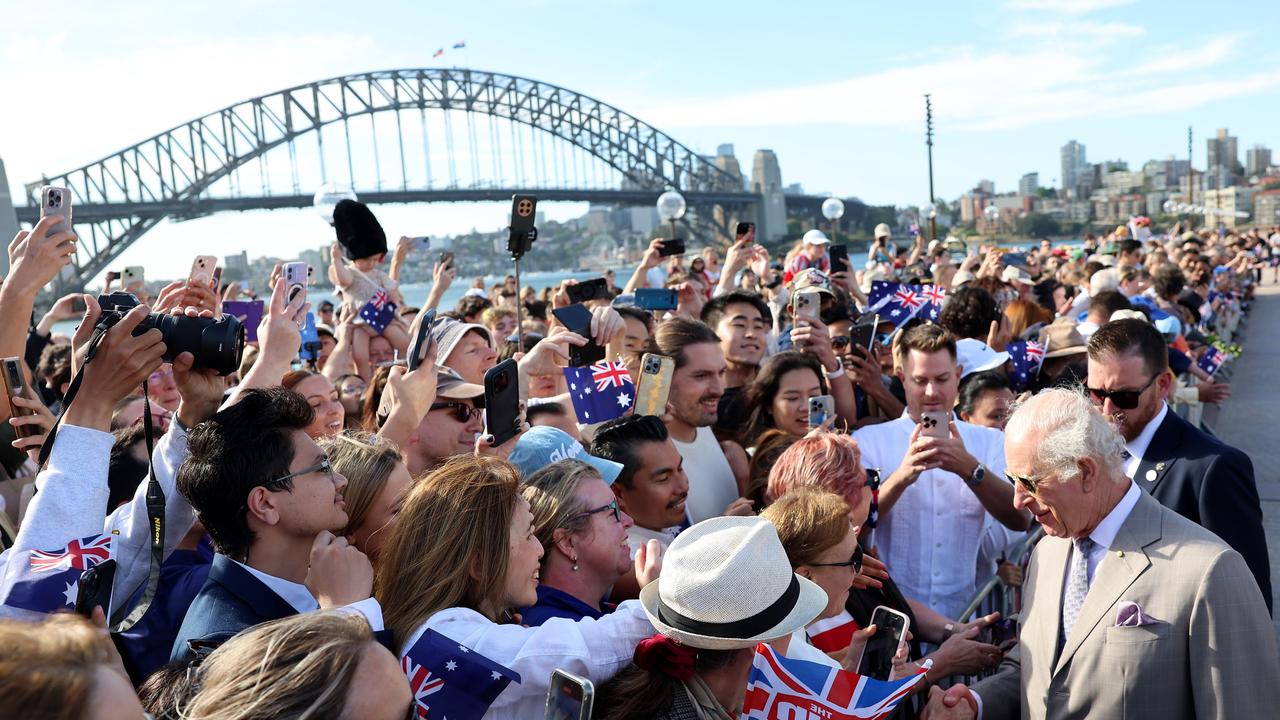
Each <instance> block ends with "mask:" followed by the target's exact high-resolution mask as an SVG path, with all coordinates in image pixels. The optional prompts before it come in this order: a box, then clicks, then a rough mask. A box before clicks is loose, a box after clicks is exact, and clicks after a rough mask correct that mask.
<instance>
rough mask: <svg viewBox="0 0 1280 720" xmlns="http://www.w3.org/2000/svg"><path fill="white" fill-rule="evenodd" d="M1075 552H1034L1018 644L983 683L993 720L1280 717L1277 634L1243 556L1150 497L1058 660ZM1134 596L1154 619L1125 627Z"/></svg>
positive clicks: (987, 714)
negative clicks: (1121, 616) (1127, 604)
mask: <svg viewBox="0 0 1280 720" xmlns="http://www.w3.org/2000/svg"><path fill="white" fill-rule="evenodd" d="M1070 551H1071V542H1070V541H1069V540H1065V539H1061V538H1051V537H1046V538H1045V539H1044V540H1042V541H1040V544H1039V545H1038V546H1037V547H1036V550H1035V553H1034V554H1033V556H1032V559H1031V565H1030V566H1029V568H1028V571H1027V582H1026V584H1025V595H1024V600H1025V602H1024V605H1023V611H1022V616H1021V618H1020V625H1021V635H1020V641H1019V643H1018V645H1017V647H1016V648H1015V649H1014V650H1013V651H1012V652H1010V653H1009V656H1008V657H1006V659H1005V661H1004V663H1003V664H1002V666H1001V668H1000V672H999V673H997V674H996V675H995V676H993V677H991V678H989V679H987V680H985V681H983V682H981V683H979V684H978V685H977V686H976V687H975V688H974V690H975V691H976V692H977V693H978V695H979V696H980V697H981V698H982V706H983V712H982V715H983V720H1004V719H1005V718H1009V719H1016V718H1019V717H1021V718H1025V719H1032V718H1035V719H1040V718H1044V719H1049V718H1052V719H1053V720H1068V719H1071V718H1125V720H1135V719H1140V718H1153V719H1154V718H1159V719H1160V720H1178V719H1180V718H1201V719H1203V718H1275V717H1280V657H1278V655H1277V650H1276V635H1275V628H1274V627H1273V626H1272V624H1271V619H1270V617H1269V616H1268V614H1267V609H1266V605H1265V604H1264V603H1263V601H1262V593H1261V591H1260V590H1258V584H1257V582H1256V581H1255V580H1254V579H1253V575H1252V574H1250V572H1249V568H1248V567H1247V566H1246V565H1245V563H1244V559H1243V558H1241V556H1240V554H1239V553H1237V552H1236V551H1234V550H1232V549H1231V548H1230V547H1228V546H1227V544H1226V543H1224V542H1223V541H1222V540H1220V539H1218V537H1217V536H1216V535H1214V534H1212V533H1210V532H1209V531H1207V530H1205V529H1203V528H1201V527H1200V526H1198V525H1196V524H1194V523H1192V522H1191V521H1189V520H1187V519H1185V518H1183V517H1182V516H1180V515H1178V514H1177V513H1175V512H1173V511H1171V510H1169V509H1167V508H1165V507H1164V506H1162V505H1161V504H1160V503H1159V502H1157V501H1156V500H1155V499H1154V498H1152V497H1151V496H1150V495H1148V494H1146V493H1145V492H1144V493H1142V495H1141V496H1140V497H1139V499H1138V503H1137V504H1136V505H1135V506H1134V507H1133V511H1132V512H1131V513H1130V514H1129V517H1128V518H1127V519H1126V520H1125V521H1124V523H1123V525H1122V526H1121V528H1120V531H1119V533H1117V535H1116V539H1115V542H1114V543H1112V545H1111V547H1110V548H1109V549H1108V550H1107V554H1106V557H1105V558H1104V559H1103V560H1102V562H1101V563H1099V564H1098V566H1097V569H1096V570H1095V572H1094V578H1093V583H1092V585H1090V587H1089V594H1088V595H1087V596H1086V597H1085V601H1084V605H1083V607H1081V609H1080V615H1079V617H1078V618H1077V620H1076V623H1075V626H1074V627H1073V628H1072V633H1071V636H1070V637H1068V638H1066V640H1065V642H1064V644H1063V647H1062V652H1061V654H1058V653H1057V646H1058V634H1059V632H1060V630H1059V628H1060V626H1061V614H1062V590H1063V580H1064V579H1065V577H1066V572H1067V561H1068V559H1069V558H1070ZM1126 600H1127V601H1132V602H1135V603H1137V604H1138V605H1139V606H1140V607H1141V609H1142V610H1143V612H1145V613H1146V614H1147V615H1149V616H1151V617H1152V618H1154V619H1155V621H1156V622H1154V623H1152V624H1148V625H1143V626H1138V627H1120V626H1116V617H1117V612H1118V610H1119V608H1118V605H1119V603H1120V602H1121V601H1126ZM1019 711H1020V712H1019Z"/></svg>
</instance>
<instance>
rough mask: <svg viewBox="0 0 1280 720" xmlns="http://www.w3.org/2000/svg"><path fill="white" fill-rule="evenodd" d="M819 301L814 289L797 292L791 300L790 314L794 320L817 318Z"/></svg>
mask: <svg viewBox="0 0 1280 720" xmlns="http://www.w3.org/2000/svg"><path fill="white" fill-rule="evenodd" d="M820 302H821V301H819V300H818V293H817V292H816V291H815V292H804V291H801V292H797V293H796V294H795V297H794V298H793V299H792V301H791V307H792V310H791V315H792V316H793V317H794V318H795V319H796V320H817V319H818V308H819V306H820Z"/></svg>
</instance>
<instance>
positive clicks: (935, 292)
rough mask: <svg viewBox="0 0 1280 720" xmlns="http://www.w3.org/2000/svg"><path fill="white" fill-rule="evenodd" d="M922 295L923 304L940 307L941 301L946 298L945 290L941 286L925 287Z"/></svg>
mask: <svg viewBox="0 0 1280 720" xmlns="http://www.w3.org/2000/svg"><path fill="white" fill-rule="evenodd" d="M923 294H924V299H925V302H928V303H932V304H934V305H937V306H938V307H942V301H943V300H945V299H946V298H947V289H946V288H944V287H942V286H941V285H925V286H924V293H923Z"/></svg>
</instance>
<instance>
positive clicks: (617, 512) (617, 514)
mask: <svg viewBox="0 0 1280 720" xmlns="http://www.w3.org/2000/svg"><path fill="white" fill-rule="evenodd" d="M607 511H612V512H613V520H614V522H622V510H621V509H620V508H619V507H618V501H617V500H614V501H613V502H611V503H609V504H608V505H601V506H600V507H598V508H596V509H594V510H584V511H582V512H580V513H578V514H577V515H574V516H573V517H571V518H569V519H570V520H577V519H578V518H580V517H591V516H592V515H595V514H596V513H602V512H607Z"/></svg>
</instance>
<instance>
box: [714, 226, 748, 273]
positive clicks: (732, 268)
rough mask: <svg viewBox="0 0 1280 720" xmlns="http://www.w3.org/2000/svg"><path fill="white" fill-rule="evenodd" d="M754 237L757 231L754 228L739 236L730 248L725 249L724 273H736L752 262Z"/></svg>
mask: <svg viewBox="0 0 1280 720" xmlns="http://www.w3.org/2000/svg"><path fill="white" fill-rule="evenodd" d="M754 239H755V231H754V230H753V231H751V232H749V233H747V234H746V235H743V236H742V237H740V238H738V239H737V240H736V241H735V242H734V243H733V245H730V246H729V249H728V250H727V251H725V255H724V267H723V269H722V270H721V272H722V273H726V274H729V275H736V274H737V272H738V271H739V270H742V269H743V268H745V267H747V264H748V263H750V262H751V257H752V248H754V247H755V244H754Z"/></svg>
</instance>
